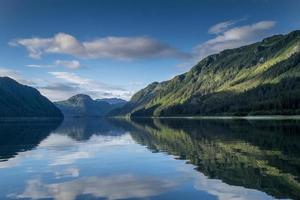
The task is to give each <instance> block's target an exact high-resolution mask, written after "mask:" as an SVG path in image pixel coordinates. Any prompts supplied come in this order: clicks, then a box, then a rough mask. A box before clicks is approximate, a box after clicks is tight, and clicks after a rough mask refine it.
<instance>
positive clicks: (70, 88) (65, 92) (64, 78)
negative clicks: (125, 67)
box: [38, 72, 132, 101]
mask: <svg viewBox="0 0 300 200" xmlns="http://www.w3.org/2000/svg"><path fill="white" fill-rule="evenodd" d="M49 74H51V75H52V76H54V77H55V78H56V79H57V80H58V81H57V82H56V83H52V84H48V85H46V86H43V87H38V89H39V91H40V92H41V93H42V94H44V95H45V96H47V97H49V98H50V99H52V100H54V101H58V100H65V99H67V98H69V97H71V96H73V95H75V94H79V93H82V94H87V95H90V96H91V97H93V98H104V97H105V98H110V97H119V98H123V99H129V98H130V97H131V95H132V92H130V91H128V90H125V89H123V88H121V87H117V86H113V85H109V84H105V83H101V82H99V81H94V80H92V79H88V78H82V77H80V76H78V75H76V74H75V73H70V72H49Z"/></svg>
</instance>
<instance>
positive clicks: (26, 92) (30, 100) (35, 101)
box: [0, 77, 63, 118]
mask: <svg viewBox="0 0 300 200" xmlns="http://www.w3.org/2000/svg"><path fill="white" fill-rule="evenodd" d="M0 111H1V112H0V117H1V118H6V117H55V118H56V117H58V118H62V117H63V115H62V113H61V112H60V110H59V109H58V108H57V107H56V106H55V105H54V104H53V103H52V102H51V101H49V100H48V99H47V98H46V97H44V96H42V95H41V94H40V93H39V91H38V90H36V89H34V88H32V87H29V86H26V85H22V84H19V83H18V82H16V81H15V80H13V79H11V78H8V77H0Z"/></svg>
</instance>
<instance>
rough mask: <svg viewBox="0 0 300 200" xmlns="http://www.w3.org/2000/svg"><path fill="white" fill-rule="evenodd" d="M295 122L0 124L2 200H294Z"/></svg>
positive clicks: (298, 193) (298, 131)
mask: <svg viewBox="0 0 300 200" xmlns="http://www.w3.org/2000/svg"><path fill="white" fill-rule="evenodd" d="M299 173H300V123H299V121H298V120H291V119H290V120H280V119H277V120H232V119H218V120H214V119H201V120H200V119H160V120H159V119H154V120H153V119H135V120H131V121H129V120H117V119H66V120H65V121H64V122H62V123H61V122H57V121H8V122H4V121H2V122H0V199H56V200H75V199H111V200H113V199H193V200H194V199H208V200H213V199H221V200H227V199H236V200H237V199H246V200H248V199H249V200H253V199H256V200H260V199H281V198H282V199H286V198H289V199H300V176H299Z"/></svg>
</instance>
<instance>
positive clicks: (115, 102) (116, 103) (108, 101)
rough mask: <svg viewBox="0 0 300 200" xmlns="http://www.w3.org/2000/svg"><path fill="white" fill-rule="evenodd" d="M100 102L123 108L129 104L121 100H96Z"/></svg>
mask: <svg viewBox="0 0 300 200" xmlns="http://www.w3.org/2000/svg"><path fill="white" fill-rule="evenodd" d="M96 101H99V102H107V103H109V104H111V105H120V106H123V105H125V104H126V103H127V101H126V100H124V99H120V98H103V99H96Z"/></svg>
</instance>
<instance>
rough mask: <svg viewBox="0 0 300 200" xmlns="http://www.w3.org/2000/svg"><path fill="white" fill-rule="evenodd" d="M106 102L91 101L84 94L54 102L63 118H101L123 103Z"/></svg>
mask: <svg viewBox="0 0 300 200" xmlns="http://www.w3.org/2000/svg"><path fill="white" fill-rule="evenodd" d="M107 101H108V100H101V99H97V100H93V99H92V98H91V97H90V96H88V95H85V94H77V95H75V96H73V97H71V98H69V99H68V100H66V101H59V102H55V104H56V106H57V107H58V108H59V109H60V110H61V111H62V112H63V114H64V116H65V117H102V116H104V115H106V114H107V113H108V112H109V111H111V110H112V109H115V108H118V107H120V106H123V105H124V103H123V102H121V103H117V102H114V103H110V102H107Z"/></svg>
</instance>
